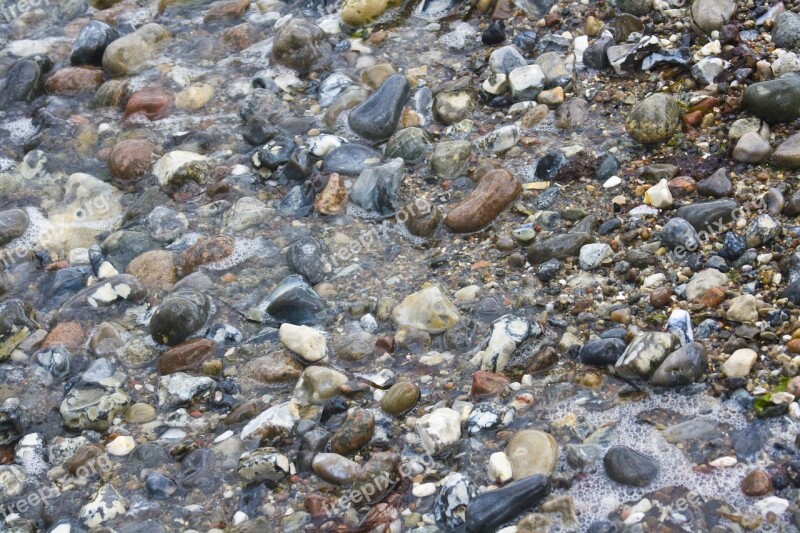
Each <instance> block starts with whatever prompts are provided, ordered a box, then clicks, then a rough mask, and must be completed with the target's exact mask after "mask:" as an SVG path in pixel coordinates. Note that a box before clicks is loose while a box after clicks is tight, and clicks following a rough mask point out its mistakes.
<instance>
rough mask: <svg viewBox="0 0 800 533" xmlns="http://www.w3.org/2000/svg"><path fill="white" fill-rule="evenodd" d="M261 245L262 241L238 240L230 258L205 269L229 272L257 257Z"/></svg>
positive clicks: (209, 265) (206, 266)
mask: <svg viewBox="0 0 800 533" xmlns="http://www.w3.org/2000/svg"><path fill="white" fill-rule="evenodd" d="M261 245H262V240H261V239H236V240H235V241H234V242H233V251H232V252H231V254H230V255H229V256H227V257H226V258H225V259H221V260H220V261H216V262H214V263H208V264H206V265H203V267H204V268H207V269H209V270H228V269H229V268H233V267H235V266H236V265H238V264H240V263H243V262H245V261H247V260H248V259H250V258H251V257H253V256H254V255H256V253H257V252H258V251H259V250H260V249H261V247H262V246H261ZM212 316H213V315H212Z"/></svg>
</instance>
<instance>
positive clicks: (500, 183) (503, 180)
mask: <svg viewBox="0 0 800 533" xmlns="http://www.w3.org/2000/svg"><path fill="white" fill-rule="evenodd" d="M520 192H522V185H521V184H520V182H519V180H518V179H517V178H515V177H514V176H512V175H511V174H509V173H508V172H506V171H505V170H500V169H496V170H490V171H489V172H487V173H486V174H484V175H483V177H482V178H481V181H479V182H478V185H477V186H476V187H475V189H473V191H472V192H471V193H469V194H468V195H467V196H466V197H464V199H463V200H461V201H460V202H459V203H458V204H457V205H456V206H455V207H454V208H453V210H452V211H450V213H448V214H447V216H446V217H445V219H444V224H445V226H447V227H448V228H449V229H450V230H451V231H453V232H455V233H472V232H475V231H478V230H480V229H482V228H484V227H486V226H487V225H488V224H490V223H491V222H492V221H493V220H494V219H495V217H497V215H499V214H500V213H501V212H502V211H503V210H504V209H505V208H506V207H508V206H509V205H510V204H511V202H513V201H514V200H515V199H516V198H517V196H519V193H520Z"/></svg>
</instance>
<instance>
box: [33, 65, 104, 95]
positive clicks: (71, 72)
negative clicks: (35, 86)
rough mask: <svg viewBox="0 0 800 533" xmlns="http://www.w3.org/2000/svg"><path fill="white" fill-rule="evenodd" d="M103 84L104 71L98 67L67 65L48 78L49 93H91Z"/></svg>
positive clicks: (46, 84) (47, 87)
mask: <svg viewBox="0 0 800 533" xmlns="http://www.w3.org/2000/svg"><path fill="white" fill-rule="evenodd" d="M102 84H103V71H102V70H100V69H99V68H97V67H66V68H62V69H60V70H57V71H56V72H55V73H54V74H53V75H52V76H50V77H49V78H47V81H46V82H45V89H47V92H48V93H51V94H58V95H63V96H76V95H79V94H83V93H91V92H94V91H95V90H97V88H98V87H100V85H102Z"/></svg>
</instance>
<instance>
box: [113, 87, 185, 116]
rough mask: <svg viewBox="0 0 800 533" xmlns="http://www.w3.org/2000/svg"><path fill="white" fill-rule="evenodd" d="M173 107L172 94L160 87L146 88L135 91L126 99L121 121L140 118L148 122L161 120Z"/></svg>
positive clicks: (173, 99) (173, 98)
mask: <svg viewBox="0 0 800 533" xmlns="http://www.w3.org/2000/svg"><path fill="white" fill-rule="evenodd" d="M174 105H175V97H174V96H173V94H172V92H170V91H168V90H166V89H162V88H161V87H148V88H146V89H142V90H140V91H136V92H135V93H133V94H132V95H131V97H130V98H128V103H127V104H126V105H125V113H124V114H123V115H122V119H123V120H128V119H130V118H131V117H140V116H141V117H145V118H147V120H150V121H153V120H158V119H162V118H164V117H166V116H169V114H170V113H171V112H172V108H173V106H174Z"/></svg>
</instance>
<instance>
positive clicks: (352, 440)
mask: <svg viewBox="0 0 800 533" xmlns="http://www.w3.org/2000/svg"><path fill="white" fill-rule="evenodd" d="M374 431H375V418H374V417H373V416H372V413H371V412H369V411H368V410H366V409H361V408H354V409H351V410H349V411H348V412H347V415H346V417H345V419H344V422H342V425H341V426H339V428H338V429H337V430H336V431H335V432H334V433H333V435H331V438H330V441H329V442H328V446H329V447H330V450H331V451H332V452H333V453H338V454H339V455H345V456H347V455H352V454H354V453H355V452H357V451H358V450H360V449H361V448H363V447H364V446H366V445H367V444H368V443H369V441H370V439H372V435H373V433H374Z"/></svg>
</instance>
